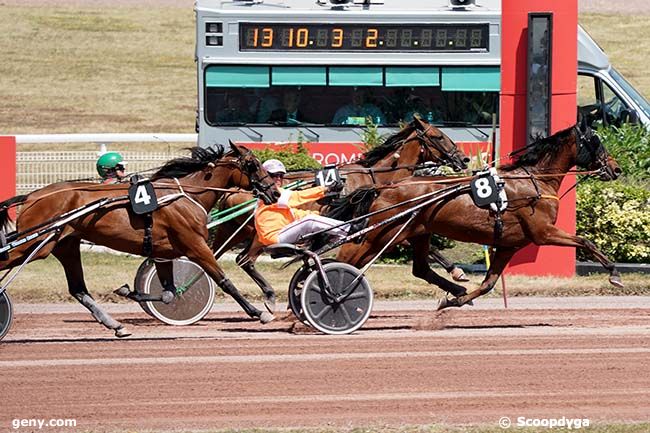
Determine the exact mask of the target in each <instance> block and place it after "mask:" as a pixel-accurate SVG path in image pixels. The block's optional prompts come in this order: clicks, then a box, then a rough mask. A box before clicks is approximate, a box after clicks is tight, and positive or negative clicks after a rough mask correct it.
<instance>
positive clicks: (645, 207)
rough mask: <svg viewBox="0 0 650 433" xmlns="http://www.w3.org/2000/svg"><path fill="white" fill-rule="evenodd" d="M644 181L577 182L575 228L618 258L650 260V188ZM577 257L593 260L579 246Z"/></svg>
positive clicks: (610, 257)
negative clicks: (579, 183)
mask: <svg viewBox="0 0 650 433" xmlns="http://www.w3.org/2000/svg"><path fill="white" fill-rule="evenodd" d="M648 186H649V185H648V184H647V183H644V182H632V181H613V182H600V181H589V182H585V183H583V184H581V185H579V186H578V193H577V197H578V199H577V209H576V211H577V214H576V217H577V227H576V231H577V233H578V234H579V235H580V236H583V237H585V238H587V239H589V240H590V241H592V242H594V243H595V244H596V246H598V248H599V249H600V250H601V251H602V252H603V253H605V255H606V256H608V257H609V259H610V260H613V261H615V262H629V263H648V262H650V188H648ZM578 259H580V260H590V261H592V260H594V258H593V257H591V256H590V255H587V254H585V253H584V252H583V251H582V250H578Z"/></svg>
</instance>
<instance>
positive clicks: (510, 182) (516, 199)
mask: <svg viewBox="0 0 650 433" xmlns="http://www.w3.org/2000/svg"><path fill="white" fill-rule="evenodd" d="M575 165H577V166H579V167H581V168H585V169H587V170H598V173H599V175H600V178H601V179H602V180H613V179H616V178H617V177H618V175H619V174H620V173H621V170H620V168H619V167H618V165H617V164H616V162H615V161H614V160H613V159H612V158H611V157H609V156H608V155H607V151H606V150H605V147H604V146H603V144H602V143H601V141H600V139H599V138H598V136H597V135H596V134H594V133H593V131H592V130H591V129H589V128H588V127H585V128H584V129H578V127H575V126H574V127H571V128H568V129H565V130H563V131H560V132H558V133H556V134H554V135H552V136H550V137H548V138H544V139H541V140H538V141H537V142H535V143H533V144H532V145H530V146H528V147H527V148H526V149H525V152H524V153H523V154H521V156H520V157H519V158H518V160H517V161H516V162H514V163H513V164H512V165H509V166H505V167H503V168H501V169H500V170H498V175H499V176H500V177H501V179H502V180H503V181H505V187H504V188H505V191H506V194H507V208H506V209H505V210H503V211H502V212H495V211H493V210H491V209H489V208H488V209H481V208H478V207H476V205H475V204H474V202H473V201H472V198H471V197H470V195H469V193H468V191H469V181H470V179H467V180H466V181H465V183H467V184H468V185H467V187H466V188H464V190H461V191H458V192H454V193H453V194H451V196H450V197H448V198H445V199H441V200H439V201H433V202H432V203H431V204H429V205H426V206H424V207H423V208H422V209H421V210H420V212H419V213H418V214H417V215H416V216H415V217H414V219H413V221H412V222H411V223H410V225H408V226H407V227H406V228H405V229H404V231H403V232H402V233H401V234H399V235H398V236H397V237H396V239H395V240H394V242H393V243H394V244H397V243H399V242H401V241H402V240H404V239H407V238H410V237H413V236H424V235H427V236H428V235H429V234H431V233H435V234H438V235H441V236H445V237H447V238H450V239H454V240H458V241H462V242H473V243H478V244H483V245H491V246H493V247H494V252H493V255H492V258H491V261H490V267H489V269H488V271H487V274H486V276H485V279H484V280H483V282H482V283H481V285H480V287H479V288H478V289H476V290H474V291H472V292H471V293H468V294H463V295H461V296H457V297H454V298H446V299H443V301H441V303H440V305H439V309H442V308H446V307H451V306H455V307H459V306H462V305H464V304H467V303H469V302H471V301H472V300H473V299H475V298H477V297H478V296H481V295H484V294H486V293H487V292H489V291H490V290H491V289H492V288H493V287H494V284H495V283H496V281H497V280H498V278H499V276H500V275H501V273H502V272H503V269H504V268H505V266H506V265H507V264H508V262H509V261H510V259H511V258H512V256H513V255H514V254H515V253H516V252H517V251H518V250H520V249H521V248H523V247H525V246H526V245H528V244H530V243H534V244H536V245H558V246H569V247H579V248H584V249H586V250H587V251H589V252H590V253H591V254H592V255H593V256H594V257H595V258H596V259H597V260H598V261H599V262H600V263H601V264H602V265H603V266H604V267H605V269H607V270H608V271H609V273H610V278H609V281H610V282H611V283H612V284H613V285H615V286H617V287H622V283H621V280H620V276H619V273H618V271H617V270H616V268H615V267H614V264H613V263H612V262H611V261H610V260H609V259H607V257H605V255H604V254H603V253H601V252H600V251H599V250H598V249H597V248H596V247H595V245H594V244H593V243H591V242H590V241H588V240H586V239H583V238H581V237H579V236H574V235H571V234H569V233H566V232H565V231H563V230H561V229H559V228H557V227H555V226H554V224H555V222H556V220H557V213H558V208H559V198H558V190H559V188H560V183H561V182H562V180H563V179H564V177H565V175H566V174H567V172H568V171H569V169H571V167H573V166H575ZM439 181H440V179H438V180H436V179H435V178H433V179H431V178H430V180H428V181H425V180H423V178H421V177H420V178H413V177H411V178H408V179H407V180H404V181H402V182H400V183H398V184H395V185H390V186H385V187H378V188H375V190H376V193H377V194H378V195H377V198H376V199H375V200H374V202H373V203H372V204H371V206H370V210H371V211H377V210H380V209H383V208H387V207H388V206H391V205H395V204H399V203H402V202H404V201H406V200H409V199H413V198H416V199H417V198H418V197H425V196H426V195H427V194H429V196H428V197H431V196H432V194H436V192H441V191H448V190H449V183H439ZM443 181H444V180H443ZM456 186H461V187H462V185H456ZM422 201H424V200H422ZM367 205H368V204H366V206H367ZM405 209H408V206H397V207H396V208H393V209H390V210H388V211H386V212H382V213H380V214H378V215H375V216H373V217H371V218H370V221H369V224H371V225H372V224H374V223H377V222H380V221H382V220H385V219H387V218H389V217H390V216H391V215H395V214H397V213H399V212H402V211H404V210H405ZM499 221H500V222H499ZM403 223H404V221H403V220H402V221H397V222H395V223H392V224H388V225H386V226H384V227H382V228H379V229H376V230H374V231H370V232H369V233H368V234H367V237H366V238H365V239H364V240H363V242H362V243H361V244H359V245H357V244H351V243H348V244H346V245H344V246H343V247H342V248H341V250H340V251H339V254H338V256H337V259H338V260H341V261H344V262H347V263H350V264H353V265H354V266H357V267H359V268H360V267H363V266H364V265H365V264H366V263H368V262H369V261H370V260H371V259H372V258H373V257H374V256H375V255H376V253H377V252H378V251H380V250H381V249H382V248H383V247H384V246H385V245H386V243H388V242H389V240H390V239H391V238H392V236H393V235H395V234H397V233H398V230H399V228H400V227H401V225H402V224H403Z"/></svg>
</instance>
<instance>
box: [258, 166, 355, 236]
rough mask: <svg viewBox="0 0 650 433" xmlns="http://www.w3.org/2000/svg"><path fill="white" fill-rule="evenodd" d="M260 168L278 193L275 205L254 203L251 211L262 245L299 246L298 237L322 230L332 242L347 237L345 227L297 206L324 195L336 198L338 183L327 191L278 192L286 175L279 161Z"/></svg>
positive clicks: (319, 188) (341, 187)
mask: <svg viewBox="0 0 650 433" xmlns="http://www.w3.org/2000/svg"><path fill="white" fill-rule="evenodd" d="M262 166H263V167H264V168H265V169H266V171H267V172H268V173H269V176H271V178H273V180H274V181H275V184H276V185H277V186H278V188H279V189H280V192H281V193H282V194H281V195H280V198H279V199H278V202H277V203H274V204H270V205H267V204H264V202H263V201H262V200H258V204H257V209H256V210H255V228H256V229H257V236H258V238H259V240H260V242H261V243H262V244H263V245H272V244H277V243H289V244H295V243H297V242H300V240H301V236H304V235H307V234H309V233H314V232H317V231H320V230H324V229H331V230H330V231H328V232H327V234H328V235H330V236H334V237H336V238H344V237H346V236H347V234H348V231H349V229H350V226H349V224H343V221H339V220H336V219H333V218H327V217H324V216H322V215H321V214H320V213H319V212H318V211H310V210H305V209H299V206H301V205H304V204H306V203H311V202H314V201H316V200H319V199H321V198H323V197H325V194H327V193H332V192H333V193H336V194H338V193H339V192H340V191H341V190H342V189H343V184H342V183H340V182H337V183H335V184H333V185H331V186H329V187H323V186H316V187H313V188H308V189H305V190H302V191H290V190H286V189H282V188H281V186H282V179H283V178H284V175H285V174H286V172H287V170H286V168H285V167H284V164H283V163H282V162H281V161H278V160H277V159H269V160H268V161H266V162H264V164H262ZM337 226H338V227H337Z"/></svg>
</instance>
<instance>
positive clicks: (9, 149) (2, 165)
mask: <svg viewBox="0 0 650 433" xmlns="http://www.w3.org/2000/svg"><path fill="white" fill-rule="evenodd" d="M15 195H16V137H11V136H0V201H2V200H6V199H8V198H11V197H13V196H15Z"/></svg>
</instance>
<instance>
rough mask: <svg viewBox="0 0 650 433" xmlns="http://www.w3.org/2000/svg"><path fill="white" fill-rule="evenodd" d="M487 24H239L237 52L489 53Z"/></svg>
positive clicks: (488, 28)
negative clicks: (238, 50)
mask: <svg viewBox="0 0 650 433" xmlns="http://www.w3.org/2000/svg"><path fill="white" fill-rule="evenodd" d="M489 31H490V27H489V24H487V23H474V24H314V23H309V24H296V23H291V24H285V23H239V49H240V51H364V52H369V51H382V52H384V51H385V52H389V51H397V52H399V51H408V52H413V51H423V52H436V51H443V52H453V51H482V52H485V51H488V49H489V46H488V45H489Z"/></svg>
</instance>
